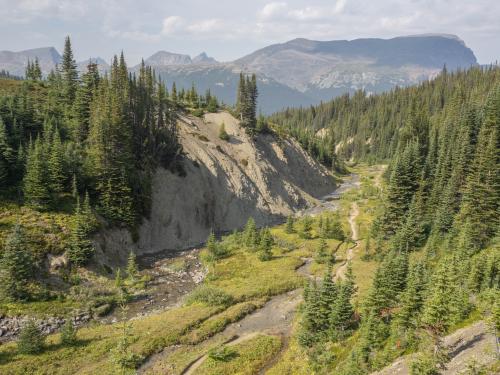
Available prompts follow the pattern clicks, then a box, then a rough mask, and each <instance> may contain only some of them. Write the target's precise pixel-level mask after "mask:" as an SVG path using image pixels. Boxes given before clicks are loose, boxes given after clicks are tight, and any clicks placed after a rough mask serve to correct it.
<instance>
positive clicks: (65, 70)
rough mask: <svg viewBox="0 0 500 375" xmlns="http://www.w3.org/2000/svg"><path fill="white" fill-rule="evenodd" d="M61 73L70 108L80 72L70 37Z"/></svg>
mask: <svg viewBox="0 0 500 375" xmlns="http://www.w3.org/2000/svg"><path fill="white" fill-rule="evenodd" d="M61 73H62V84H63V99H64V101H65V103H66V104H67V105H68V106H71V105H72V104H73V101H74V100H75V94H76V90H77V86H78V71H77V67H76V61H75V60H74V58H73V50H72V49H71V40H70V39H69V36H67V37H66V39H65V41H64V52H63V55H62V61H61Z"/></svg>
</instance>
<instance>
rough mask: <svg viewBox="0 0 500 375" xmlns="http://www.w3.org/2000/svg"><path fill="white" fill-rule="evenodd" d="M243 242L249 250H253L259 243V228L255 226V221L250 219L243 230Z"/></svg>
mask: <svg viewBox="0 0 500 375" xmlns="http://www.w3.org/2000/svg"><path fill="white" fill-rule="evenodd" d="M243 242H244V245H245V246H246V247H247V248H248V249H253V248H255V246H257V245H258V243H259V236H258V232H257V227H256V225H255V220H254V219H253V218H252V217H250V218H249V219H248V221H247V223H246V225H245V229H244V230H243Z"/></svg>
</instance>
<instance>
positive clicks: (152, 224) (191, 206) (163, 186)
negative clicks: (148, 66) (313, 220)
mask: <svg viewBox="0 0 500 375" xmlns="http://www.w3.org/2000/svg"><path fill="white" fill-rule="evenodd" d="M222 123H224V124H225V128H226V131H227V133H228V134H229V136H230V139H229V141H223V140H221V139H219V137H218V134H219V128H220V125H221V124H222ZM179 134H180V141H181V143H182V146H183V149H184V154H185V155H184V158H183V160H182V162H181V163H182V167H183V169H184V171H185V173H183V174H182V175H179V174H176V173H173V172H171V171H168V170H165V169H162V168H160V169H158V171H157V172H156V174H155V176H154V179H153V186H152V210H151V215H150V218H149V219H145V220H144V222H143V225H142V226H141V227H140V228H139V233H138V234H139V239H138V241H136V242H135V243H134V242H133V241H132V238H131V236H130V234H129V233H128V232H127V231H125V230H116V229H115V230H105V231H102V232H101V233H100V235H99V236H98V238H97V240H96V242H97V247H98V249H97V253H98V257H99V258H100V259H101V260H102V261H103V262H104V263H110V264H113V263H116V261H117V260H118V259H123V257H124V256H126V254H128V252H129V251H130V250H131V249H133V250H134V251H135V252H136V253H137V254H138V255H144V254H148V253H157V252H161V251H165V250H176V249H183V248H188V247H193V246H196V245H199V244H200V243H202V242H204V241H205V240H206V238H207V236H208V235H209V233H210V231H212V230H213V231H215V232H228V231H231V230H233V229H237V228H241V227H242V226H244V224H245V223H246V221H247V220H248V218H249V217H253V218H254V219H255V221H256V223H257V225H258V226H264V225H269V224H273V223H276V222H277V221H279V220H282V219H283V217H284V216H286V215H289V214H292V213H294V212H295V211H297V210H300V209H303V208H306V207H308V206H309V205H312V204H315V201H316V198H319V197H321V196H324V195H326V194H328V193H330V192H331V191H333V190H334V188H335V184H334V180H333V178H332V177H331V176H330V174H329V173H328V171H327V170H326V169H325V168H324V167H323V166H321V165H320V164H318V163H317V162H315V161H314V160H313V159H312V158H311V157H310V156H309V155H307V154H306V152H304V150H302V148H301V147H300V146H299V145H298V143H297V142H295V141H294V140H292V139H280V138H278V137H276V136H273V135H270V134H265V135H258V136H257V137H256V138H255V139H251V137H249V136H248V135H247V134H246V133H245V131H244V130H243V129H242V128H240V127H239V123H238V121H237V120H236V119H235V118H234V117H232V116H231V115H230V114H229V113H226V112H221V113H214V114H207V115H205V117H204V119H199V118H195V117H181V119H180V120H179Z"/></svg>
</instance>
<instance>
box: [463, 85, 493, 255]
mask: <svg viewBox="0 0 500 375" xmlns="http://www.w3.org/2000/svg"><path fill="white" fill-rule="evenodd" d="M499 119H500V89H499V88H497V89H496V90H494V91H493V92H492V93H491V94H490V96H489V98H488V101H487V104H486V108H485V114H484V120H483V124H482V126H481V129H480V131H479V135H478V139H477V148H476V154H475V156H474V160H473V167H472V172H471V173H470V175H469V178H468V179H467V184H466V187H465V191H464V197H463V204H462V208H461V212H460V215H459V216H458V218H457V226H459V225H460V221H461V222H465V223H467V221H466V220H470V223H469V227H468V228H467V229H468V230H469V232H470V233H469V234H468V236H470V237H471V238H470V239H469V241H470V242H471V243H473V244H475V246H476V247H477V248H482V247H484V246H485V245H486V244H487V243H488V241H489V240H490V239H491V238H492V237H493V235H494V234H495V232H496V230H497V228H498V225H499V215H498V210H499V207H500V206H499V202H500V154H499V152H498V150H499V148H500V135H499V133H500V129H499V128H500V126H499V124H500V120H499Z"/></svg>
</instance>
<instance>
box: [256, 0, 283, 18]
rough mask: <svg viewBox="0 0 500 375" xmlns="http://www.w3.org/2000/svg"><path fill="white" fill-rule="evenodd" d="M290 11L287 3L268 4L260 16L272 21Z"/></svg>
mask: <svg viewBox="0 0 500 375" xmlns="http://www.w3.org/2000/svg"><path fill="white" fill-rule="evenodd" d="M287 9H288V4H287V3H285V2H272V3H268V4H266V5H265V6H264V8H262V10H261V11H260V13H259V15H260V17H261V18H262V19H271V18H275V17H279V16H280V15H282V14H283V13H284V12H285V11H286V10H287Z"/></svg>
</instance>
